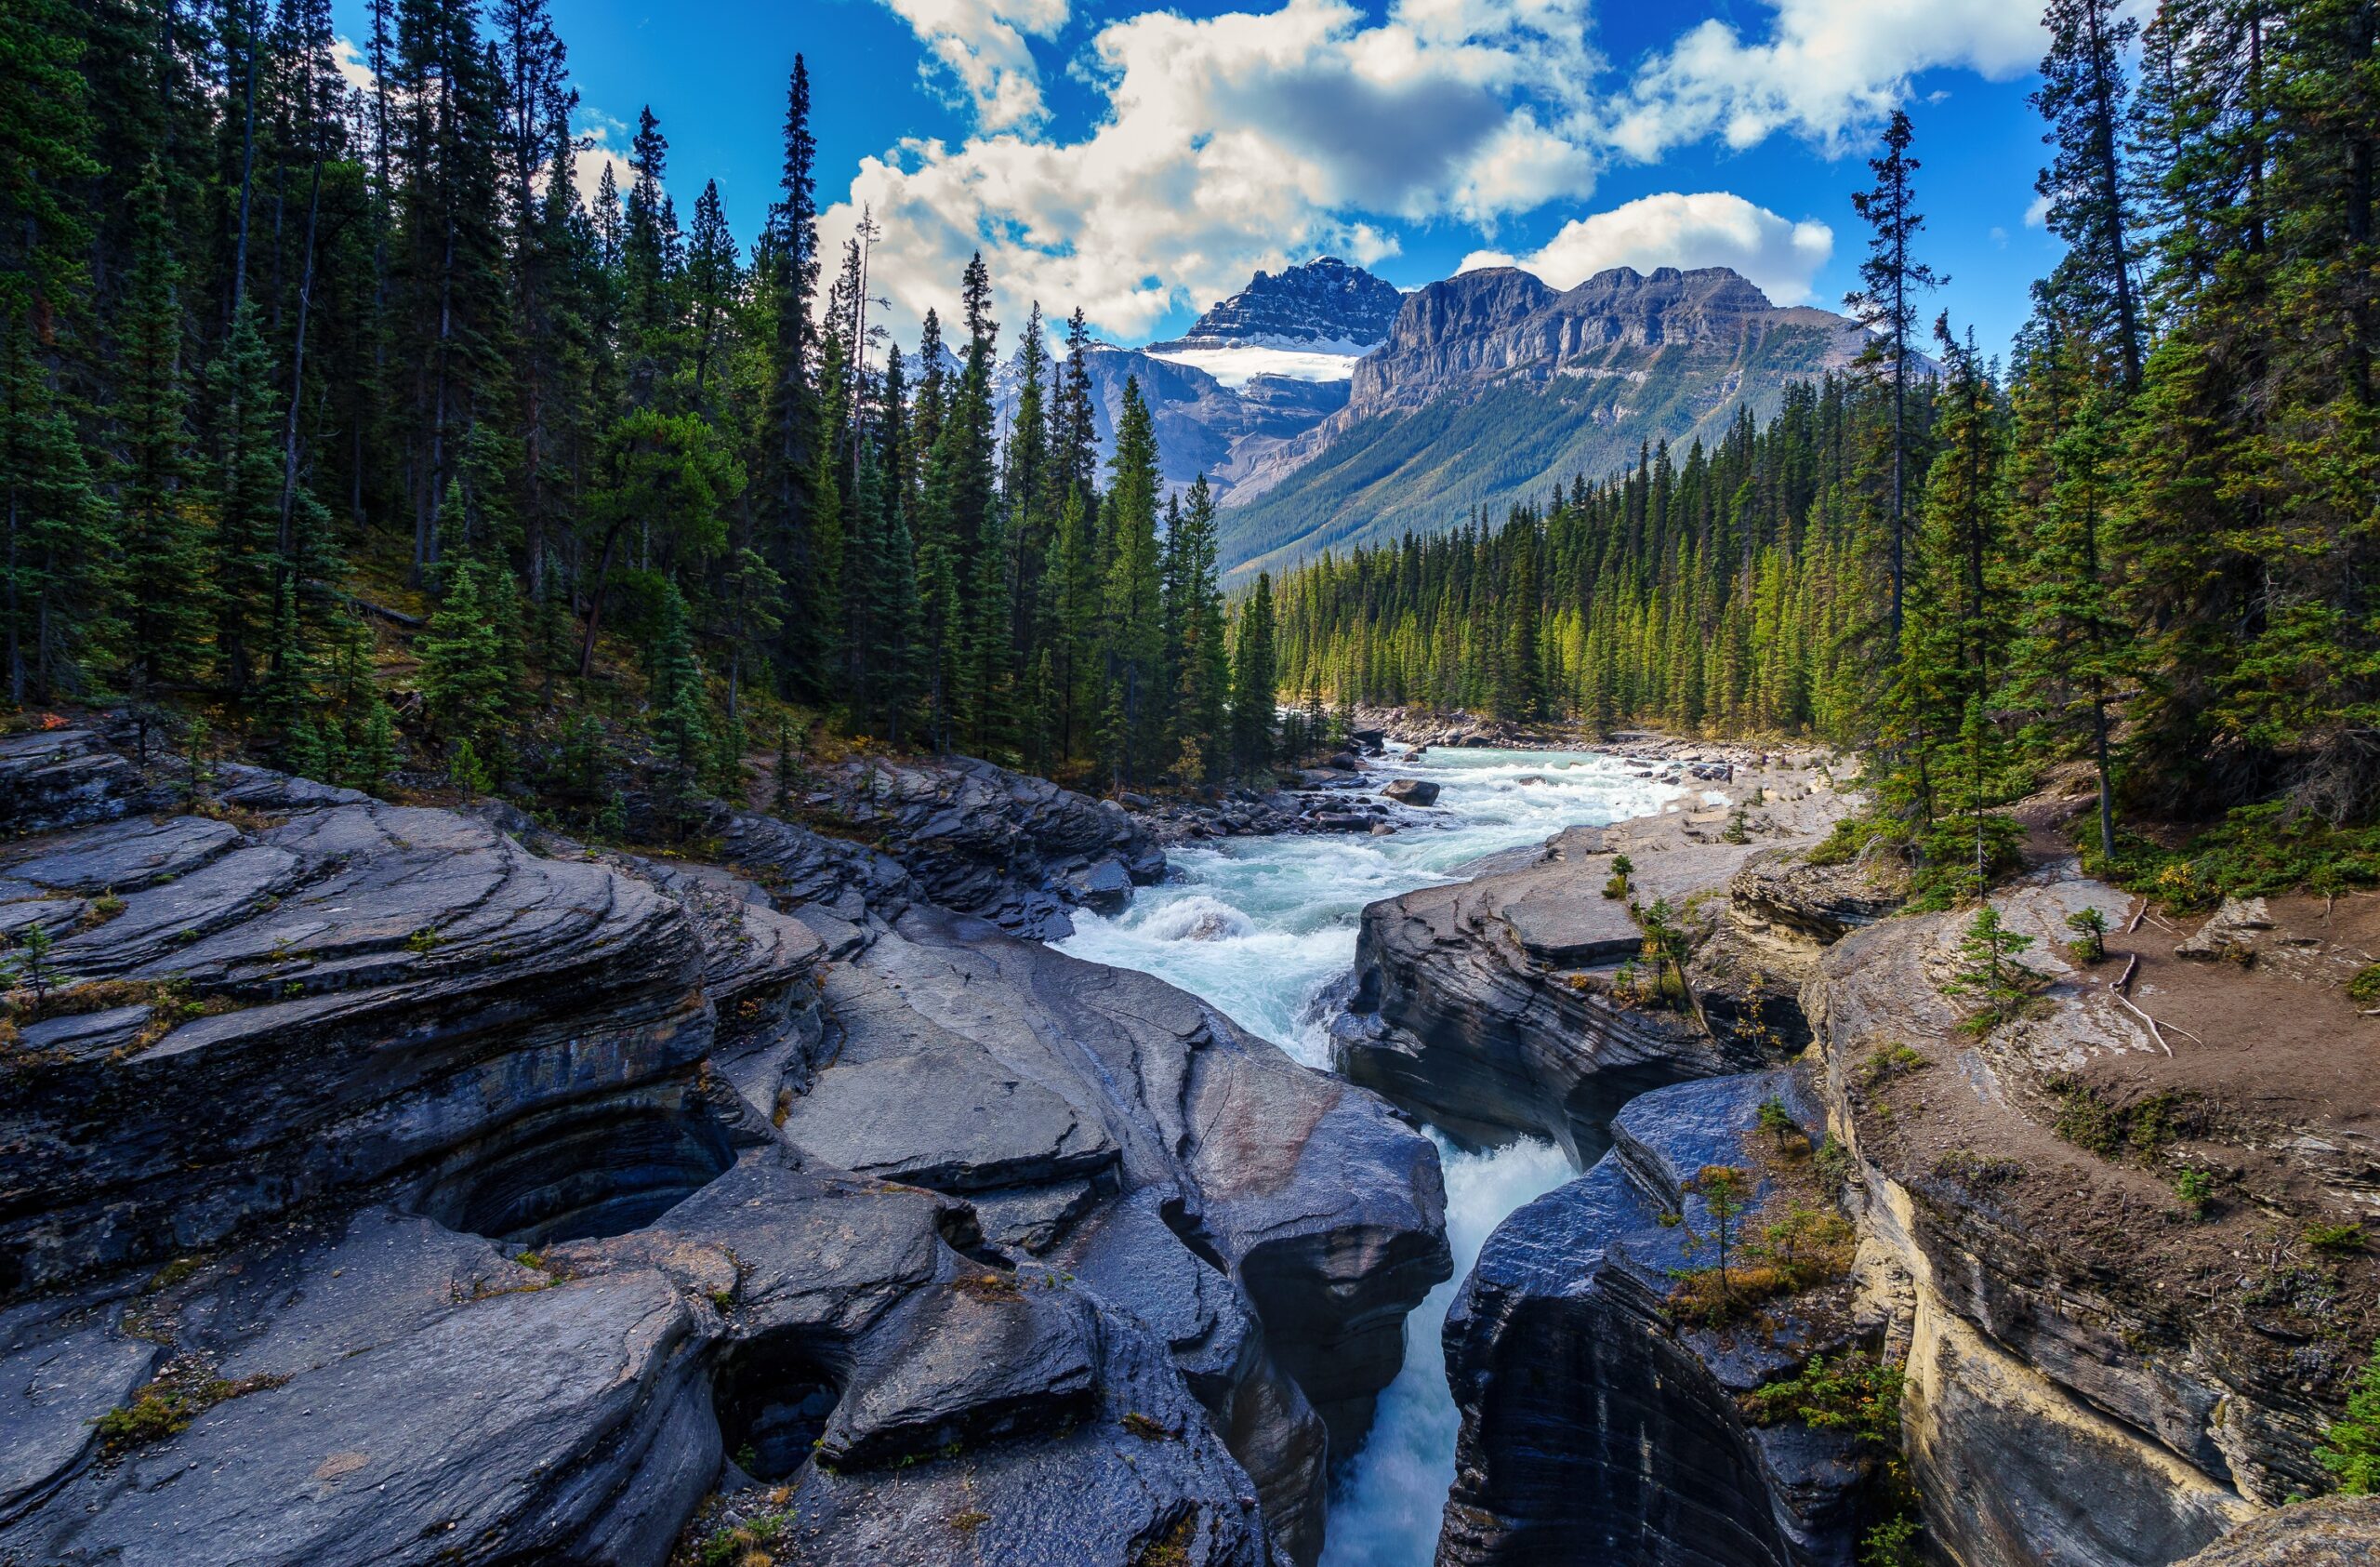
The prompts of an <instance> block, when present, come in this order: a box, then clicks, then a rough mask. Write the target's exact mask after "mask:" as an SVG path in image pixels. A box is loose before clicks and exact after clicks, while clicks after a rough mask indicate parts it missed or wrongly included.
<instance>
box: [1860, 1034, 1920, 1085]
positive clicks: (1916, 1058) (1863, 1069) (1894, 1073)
mask: <svg viewBox="0 0 2380 1567" xmlns="http://www.w3.org/2000/svg"><path fill="white" fill-rule="evenodd" d="M1924 1065H1925V1057H1924V1056H1921V1055H1919V1054H1918V1053H1917V1052H1916V1051H1914V1050H1911V1048H1910V1047H1909V1046H1907V1045H1905V1044H1880V1045H1877V1046H1876V1047H1875V1048H1874V1049H1872V1050H1871V1051H1869V1052H1868V1058H1867V1059H1866V1060H1864V1061H1862V1062H1861V1063H1860V1064H1859V1086H1860V1087H1862V1088H1864V1089H1867V1090H1869V1091H1870V1092H1871V1093H1872V1092H1874V1091H1875V1090H1876V1089H1877V1088H1879V1087H1881V1086H1882V1085H1884V1083H1887V1082H1891V1081H1892V1080H1893V1079H1895V1078H1897V1077H1906V1076H1908V1075H1909V1074H1910V1073H1911V1072H1913V1071H1916V1070H1917V1069H1919V1068H1921V1067H1923V1066H1924Z"/></svg>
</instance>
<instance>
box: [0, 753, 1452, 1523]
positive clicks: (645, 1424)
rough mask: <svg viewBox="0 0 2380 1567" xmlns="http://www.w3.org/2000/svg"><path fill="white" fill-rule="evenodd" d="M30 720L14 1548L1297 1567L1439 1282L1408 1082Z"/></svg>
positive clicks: (12, 1434) (906, 939) (1002, 945)
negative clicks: (164, 785)
mask: <svg viewBox="0 0 2380 1567" xmlns="http://www.w3.org/2000/svg"><path fill="white" fill-rule="evenodd" d="M42 739H43V744H42V745H41V746H38V747H24V746H18V747H15V748H12V749H11V750H9V751H8V752H7V754H6V755H0V796H5V797H6V798H9V799H11V800H35V801H46V802H50V804H48V805H46V806H45V807H44V809H45V810H46V812H47V813H48V814H47V816H46V817H43V818H41V820H42V823H43V824H47V825H58V826H61V827H63V828H64V830H59V831H55V832H50V833H47V834H46V835H44V836H38V837H31V838H23V839H20V840H19V841H17V842H15V843H9V844H7V845H6V846H5V848H0V910H7V913H8V916H9V918H10V920H11V921H12V923H11V924H10V926H9V928H11V929H14V930H22V929H24V928H26V927H27V926H28V925H30V924H33V923H38V924H40V925H41V926H42V927H43V928H45V929H46V930H48V931H50V932H51V933H52V939H51V944H50V947H49V951H48V955H47V957H46V959H45V960H43V962H42V964H41V966H40V969H39V972H38V973H29V972H26V968H25V964H26V962H27V960H26V959H25V958H24V957H23V955H22V953H21V952H20V955H19V956H20V963H19V967H20V976H19V977H20V981H21V984H20V989H18V990H16V991H15V992H13V993H12V994H11V995H10V997H9V1008H10V1012H11V1015H12V1016H13V1017H14V1018H15V1020H16V1021H15V1022H14V1024H13V1032H14V1037H13V1038H11V1039H9V1040H7V1042H6V1043H5V1046H0V1149H5V1150H6V1159H5V1167H6V1169H7V1180H6V1189H5V1191H0V1433H5V1440H0V1562H7V1563H10V1564H11V1567H18V1564H21V1567H33V1564H35V1563H39V1564H41V1567H53V1564H63V1563H73V1562H86V1561H88V1562H98V1561H108V1562H116V1563H127V1564H129V1563H140V1562H165V1561H170V1562H173V1563H175V1564H176V1567H203V1564H206V1563H213V1562H226V1563H228V1562H233V1561H237V1562H242V1563H253V1562H286V1563H291V1564H296V1563H300V1562H302V1563H307V1564H310V1567H311V1564H316V1563H344V1562H359V1563H361V1562H412V1561H420V1562H430V1561H443V1560H569V1561H574V1562H588V1563H617V1564H621V1567H649V1564H656V1563H658V1562H660V1561H661V1560H663V1559H664V1558H665V1557H667V1556H668V1554H669V1553H670V1552H671V1550H672V1549H673V1547H675V1546H676V1545H677V1544H678V1543H679V1537H680V1535H681V1531H683V1530H685V1529H686V1528H687V1527H688V1525H689V1521H690V1519H697V1509H698V1507H700V1508H702V1509H703V1510H702V1512H701V1514H700V1516H699V1519H698V1521H696V1522H695V1523H694V1530H695V1534H696V1536H698V1537H697V1538H696V1539H695V1541H694V1544H696V1545H699V1544H700V1543H701V1539H700V1538H699V1536H701V1535H703V1534H704V1533H705V1532H706V1531H708V1530H710V1529H711V1528H712V1527H713V1524H714V1521H715V1520H718V1519H724V1520H726V1522H723V1523H721V1524H720V1525H719V1526H720V1527H721V1528H730V1526H731V1525H732V1528H731V1529H730V1532H731V1533H734V1534H737V1537H739V1538H741V1537H744V1536H748V1537H749V1538H750V1539H751V1540H752V1541H754V1542H756V1544H755V1547H754V1548H760V1549H761V1550H762V1552H763V1554H764V1555H765V1554H770V1553H772V1552H774V1553H780V1554H777V1555H776V1556H775V1559H776V1560H795V1559H798V1560H806V1561H810V1560H814V1561H824V1562H852V1563H859V1562H876V1561H881V1560H888V1559H891V1558H893V1557H896V1556H897V1558H898V1559H899V1560H905V1561H916V1562H921V1563H933V1562H939V1561H945V1560H947V1561H952V1562H958V1561H972V1560H1019V1561H1023V1560H1051V1561H1059V1560H1064V1561H1067V1562H1078V1561H1079V1562H1090V1563H1111V1562H1112V1563H1117V1564H1118V1567H1121V1564H1124V1563H1128V1562H1142V1561H1146V1560H1183V1561H1199V1562H1214V1563H1235V1564H1238V1563H1244V1564H1247V1567H1258V1564H1260V1563H1265V1564H1269V1563H1272V1562H1274V1561H1276V1560H1279V1559H1281V1558H1283V1557H1286V1556H1288V1555H1289V1554H1290V1553H1291V1552H1292V1550H1294V1553H1295V1554H1296V1555H1298V1556H1301V1557H1308V1558H1310V1557H1311V1555H1312V1554H1313V1552H1314V1550H1315V1548H1316V1546H1317V1545H1318V1521H1319V1520H1318V1511H1317V1500H1318V1480H1319V1476H1320V1473H1321V1466H1322V1463H1323V1461H1324V1456H1325V1454H1326V1453H1327V1451H1328V1445H1327V1444H1328V1441H1329V1436H1328V1434H1327V1433H1329V1432H1330V1431H1333V1430H1343V1431H1345V1432H1347V1433H1349V1434H1350V1435H1351V1436H1352V1433H1353V1432H1354V1431H1355V1430H1356V1429H1357V1428H1359V1427H1360V1425H1361V1421H1362V1415H1363V1412H1364V1410H1365V1408H1366V1407H1367V1406H1368V1403H1369V1399H1370V1397H1371V1396H1372V1395H1373V1394H1374V1393H1376V1392H1377V1390H1378V1388H1380V1387H1381V1386H1382V1385H1383V1384H1384V1383H1385V1382H1386V1381H1387V1380H1388V1378H1389V1376H1390V1375H1392V1374H1394V1371H1395V1364H1396V1361H1397V1359H1398V1355H1397V1352H1396V1351H1397V1344H1398V1333H1399V1328H1400V1325H1401V1321H1402V1316H1403V1313H1404V1311H1405V1309H1407V1308H1408V1307H1409V1306H1410V1305H1411V1304H1412V1303H1413V1302H1414V1301H1417V1300H1418V1299H1419V1298H1420V1297H1421V1295H1422V1294H1423V1293H1424V1292H1425V1291H1426V1290H1427V1288H1428V1287H1429V1285H1430V1284H1431V1282H1433V1281H1435V1279H1437V1278H1441V1277H1443V1276H1444V1274H1445V1271H1446V1261H1445V1249H1444V1242H1443V1238H1442V1234H1441V1232H1440V1228H1439V1227H1440V1224H1441V1222H1442V1220H1441V1210H1442V1198H1441V1196H1440V1191H1439V1187H1438V1184H1437V1175H1436V1168H1435V1155H1434V1154H1433V1152H1432V1150H1431V1149H1430V1147H1429V1145H1428V1143H1427V1142H1426V1141H1425V1140H1424V1139H1422V1138H1421V1137H1420V1136H1419V1135H1416V1134H1414V1133H1412V1132H1411V1131H1409V1130H1408V1128H1406V1127H1405V1126H1404V1125H1402V1124H1401V1123H1400V1122H1397V1121H1396V1120H1395V1118H1394V1117H1393V1116H1391V1115H1390V1114H1389V1113H1388V1112H1387V1110H1386V1109H1385V1108H1384V1107H1382V1106H1380V1105H1379V1104H1378V1103H1377V1102H1375V1101H1373V1100H1371V1099H1370V1098H1369V1096H1365V1095H1363V1094H1361V1093H1359V1092H1357V1091H1354V1090H1351V1089H1348V1088H1346V1087H1345V1086H1343V1085H1342V1084H1338V1083H1335V1082H1331V1081H1329V1079H1326V1078H1323V1077H1321V1076H1320V1075H1319V1074H1315V1073H1310V1072H1305V1071H1303V1070H1302V1069H1298V1068H1296V1067H1295V1066H1294V1065H1292V1064H1291V1063H1289V1061H1288V1060H1287V1059H1286V1058H1285V1057H1282V1056H1279V1054H1278V1053H1277V1052H1276V1051H1274V1050H1273V1049H1272V1047H1270V1046H1268V1045H1264V1044H1263V1043H1262V1042H1257V1041H1253V1040H1250V1039H1249V1038H1248V1037H1246V1036H1244V1035H1240V1034H1237V1033H1236V1031H1233V1030H1230V1029H1228V1026H1227V1025H1222V1024H1221V1023H1220V1020H1218V1019H1215V1018H1213V1017H1211V1016H1210V1015H1208V1014H1207V1013H1206V1012H1205V1011H1204V1009H1202V1008H1200V1007H1199V1006H1198V1005H1197V1003H1195V1002H1194V1001H1192V1000H1191V999H1190V998H1188V997H1184V996H1182V995H1181V994H1180V993H1178V992H1175V991H1172V990H1170V989H1169V988H1167V987H1165V986H1163V985H1162V984H1160V983H1158V982H1157V981H1155V980H1151V979H1146V978H1144V977H1142V976H1118V975H1112V974H1111V973H1110V972H1109V971H1106V970H1102V969H1098V968H1095V967H1093V966H1091V965H1087V964H1082V963H1070V962H1068V961H1067V960H1064V959H1062V958H1059V957H1058V956H1057V955H1055V954H1053V953H1050V952H1048V951H1047V950H1046V949H1040V948H1038V947H1034V946H1031V945H1029V944H1026V943H1023V942H1019V941H1014V940H1012V939H1010V938H1008V937H1005V936H1001V935H1000V934H999V933H998V931H997V930H996V929H995V928H994V927H993V926H991V925H989V924H987V923H982V922H979V921H972V920H967V919H963V918H960V917H958V916H953V915H950V914H947V913H945V912H942V911H940V910H932V908H931V907H930V906H928V905H926V904H925V903H923V902H922V900H920V899H919V898H918V897H917V896H916V883H915V882H914V880H905V878H906V875H907V873H906V872H904V871H902V870H900V869H899V868H898V867H897V866H892V865H891V862H889V861H883V860H880V859H878V858H870V857H867V854H866V851H864V850H856V849H853V847H852V846H850V845H833V846H828V845H826V843H824V841H813V842H810V843H802V842H800V839H801V838H803V837H807V836H808V835H805V834H801V833H800V830H799V829H792V828H787V827H786V826H785V824H782V823H772V824H768V825H767V827H766V828H765V829H764V828H762V827H760V825H758V824H757V822H756V823H755V824H753V825H751V826H749V827H747V828H746V829H744V831H743V837H742V843H743V844H744V846H745V847H746V848H747V849H749V850H751V851H752V857H753V858H755V859H756V860H760V861H764V862H765V864H766V865H768V866H771V867H775V868H779V869H780V870H781V871H782V872H783V874H781V875H780V876H779V877H777V878H776V879H777V880H778V883H779V886H780V888H781V889H790V888H794V887H797V886H800V887H805V888H807V887H818V888H820V889H822V890H823V889H824V888H825V887H826V884H827V883H831V882H832V881H833V880H834V877H833V876H832V873H831V871H827V870H821V869H820V868H822V867H831V866H835V865H841V866H845V867H851V866H857V867H859V868H861V869H862V870H866V872H867V878H866V884H865V886H863V887H857V888H854V887H852V886H849V885H846V886H844V887H842V888H841V889H840V892H838V893H837V894H836V896H835V897H834V899H833V900H832V901H833V902H835V904H836V906H837V907H840V908H842V909H844V910H848V912H849V913H850V914H851V915H852V916H853V917H852V918H848V919H846V918H843V917H841V916H840V915H839V914H838V913H837V912H835V911H834V909H833V908H830V907H828V906H827V905H826V902H824V901H810V902H804V903H801V904H800V905H799V906H798V907H797V908H796V912H797V913H798V914H799V915H800V918H796V917H793V916H792V915H789V914H788V913H787V912H785V911H783V910H780V909H779V908H778V907H777V906H776V905H775V903H774V901H773V900H772V899H771V898H770V897H769V896H767V895H766V894H765V893H764V892H763V891H762V890H761V889H760V887H759V886H758V885H757V884H755V883H753V882H751V881H749V880H747V879H745V878H742V877H739V876H736V875H734V874H732V873H728V872H724V871H721V870H713V869H710V868H707V867H699V866H690V865H686V864H684V863H682V862H678V861H668V862H645V861H641V860H636V859H633V858H629V857H619V856H595V855H589V854H587V853H585V852H583V851H579V850H577V849H575V847H573V846H571V845H568V844H564V843H543V844H542V846H543V848H544V849H545V851H546V852H544V853H533V852H531V850H530V849H528V848H526V847H524V846H523V844H522V842H521V841H520V839H519V838H517V837H515V836H513V835H512V834H510V833H509V832H508V831H506V830H504V829H503V827H502V826H501V825H498V824H499V822H500V821H501V819H502V816H503V814H502V813H500V812H499V813H494V814H493V815H492V818H491V819H482V818H477V817H469V816H465V815H461V814H456V813H452V812H444V811H438V810H425V809H412V808H405V807H398V806H391V805H387V804H383V803H377V802H373V801H369V800H366V799H364V798H363V797H361V796H357V795H352V794H350V793H347V792H346V791H337V790H322V789H320V788H318V787H316V786H312V785H308V784H304V783H302V782H301V781H298V780H287V779H277V778H275V777H272V776H271V775H263V774H254V773H243V774H240V775H237V776H235V777H231V778H229V779H228V780H227V781H228V782H229V784H230V785H231V789H234V790H237V791H238V794H239V800H238V803H235V804H218V805H211V806H209V807H208V808H207V814H192V815H179V816H176V815H168V816H165V817H143V816H139V815H136V814H134V812H135V807H140V808H147V807H149V806H151V805H152V804H153V803H156V801H157V800H158V799H160V798H162V797H163V796H162V795H160V794H159V793H157V792H156V791H154V790H152V787H151V785H150V784H149V783H148V782H147V781H145V780H144V779H143V778H142V777H141V776H140V773H139V769H138V768H135V767H132V766H131V765H130V764H128V763H126V762H125V761H124V759H123V758H121V757H115V758H114V764H110V763H109V762H107V761H106V760H105V758H107V757H109V756H112V755H113V753H112V752H110V751H108V750H107V749H106V748H105V747H104V746H103V745H101V744H100V743H99V742H98V741H96V740H93V739H91V738H90V737H86V736H82V735H67V736H60V737H42ZM19 819H20V822H23V823H25V824H26V825H33V822H31V821H28V820H27V818H25V817H20V818H19ZM78 823H79V824H81V825H74V824H78ZM888 867H889V869H888ZM804 878H808V880H804ZM843 894H856V896H850V897H845V896H842V895H843ZM904 905H906V907H907V912H906V914H905V915H903V916H902V924H903V926H904V930H903V931H902V932H901V933H898V934H896V933H893V932H892V931H890V930H889V929H888V928H887V926H886V923H885V920H884V916H883V914H882V912H881V911H880V910H882V909H885V908H892V907H898V906H904ZM836 954H840V961H836V959H835V956H834V955H836ZM29 992H30V993H29ZM877 1073H883V1074H886V1075H885V1076H883V1077H881V1078H880V1079H879V1078H877V1077H875V1075H874V1074H877ZM904 1073H906V1074H907V1075H906V1076H904V1075H903V1074H904ZM877 1090H889V1091H890V1092H892V1093H893V1094H895V1095H898V1096H904V1105H903V1107H901V1108H905V1109H906V1111H907V1112H908V1113H906V1114H901V1113H897V1110H896V1109H895V1108H894V1107H889V1106H886V1105H884V1104H882V1103H881V1102H879V1104H878V1106H877V1108H876V1109H873V1110H872V1109H870V1099H871V1094H872V1092H874V1091H877ZM838 1096H840V1101H841V1102H842V1103H844V1104H845V1106H846V1112H845V1113H835V1114H829V1113H826V1110H827V1108H828V1107H830V1106H833V1105H834V1104H836V1103H838ZM921 1129H922V1130H921ZM888 1132H889V1133H891V1134H892V1135H890V1136H889V1137H888V1136H887V1134H888ZM904 1139H906V1141H904ZM896 1143H898V1144H901V1145H902V1146H901V1147H899V1148H895V1147H894V1144H896ZM849 1165H856V1166H859V1168H857V1169H853V1168H849V1167H847V1166H849ZM1251 1471H1252V1472H1253V1474H1254V1476H1255V1478H1254V1479H1251V1478H1250V1475H1251ZM706 1496H716V1497H718V1498H721V1499H719V1500H715V1501H714V1502H713V1503H710V1504H705V1503H704V1498H705V1497H706ZM739 1532H740V1533H739Z"/></svg>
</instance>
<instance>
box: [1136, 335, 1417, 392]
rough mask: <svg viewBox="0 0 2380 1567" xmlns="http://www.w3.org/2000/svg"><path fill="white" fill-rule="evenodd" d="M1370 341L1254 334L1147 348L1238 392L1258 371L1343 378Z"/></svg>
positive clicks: (1289, 377) (1285, 376)
mask: <svg viewBox="0 0 2380 1567" xmlns="http://www.w3.org/2000/svg"><path fill="white" fill-rule="evenodd" d="M1377 346H1378V345H1377V344H1373V343H1356V342H1349V341H1348V340H1346V339H1323V340H1322V341H1319V342H1314V341H1302V340H1284V339H1271V338H1264V339H1250V340H1249V341H1246V342H1239V343H1232V344H1228V345H1225V346H1223V347H1220V348H1171V347H1168V348H1152V349H1150V350H1148V351H1147V352H1148V356H1149V357H1150V358H1151V359H1162V360H1164V361H1166V362H1167V363H1168V364H1170V365H1188V366H1189V367H1190V368H1192V369H1194V370H1204V371H1205V372H1206V373H1207V374H1209V375H1210V376H1212V377H1214V378H1215V379H1216V380H1218V381H1221V382H1222V383H1223V385H1225V386H1227V387H1230V388H1232V389H1233V390H1234V391H1237V390H1238V389H1239V388H1241V387H1244V386H1246V385H1247V384H1248V383H1249V382H1250V381H1252V380H1254V379H1255V378H1257V377H1259V376H1278V377H1280V378H1282V379H1284V380H1292V381H1343V380H1347V379H1349V378H1352V377H1353V376H1354V375H1355V361H1356V360H1358V359H1361V358H1362V357H1363V356H1364V355H1365V354H1367V353H1369V352H1371V351H1372V350H1373V348H1375V347H1377Z"/></svg>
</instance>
